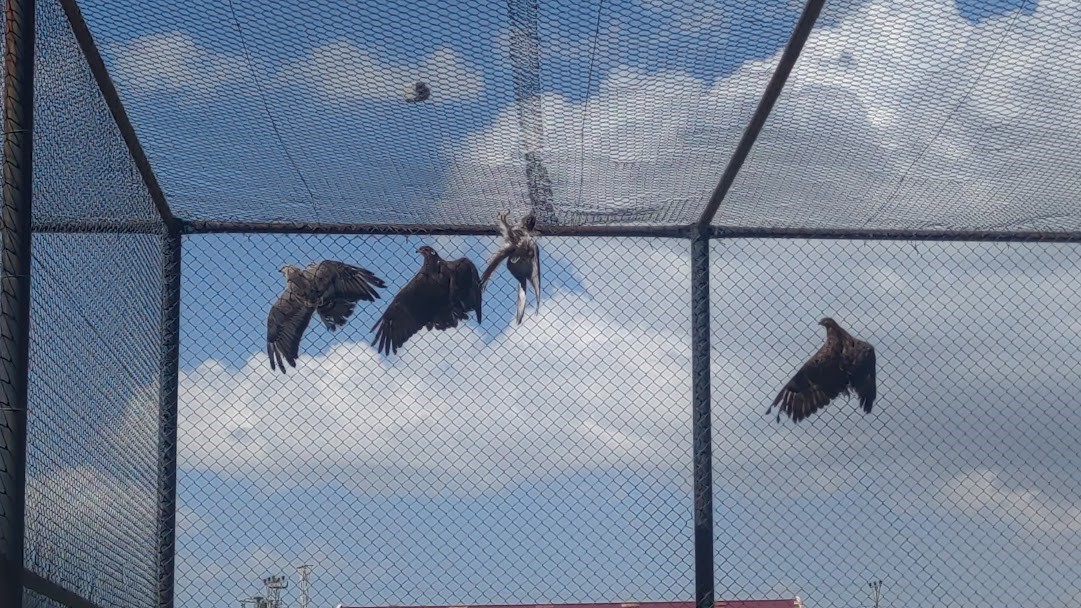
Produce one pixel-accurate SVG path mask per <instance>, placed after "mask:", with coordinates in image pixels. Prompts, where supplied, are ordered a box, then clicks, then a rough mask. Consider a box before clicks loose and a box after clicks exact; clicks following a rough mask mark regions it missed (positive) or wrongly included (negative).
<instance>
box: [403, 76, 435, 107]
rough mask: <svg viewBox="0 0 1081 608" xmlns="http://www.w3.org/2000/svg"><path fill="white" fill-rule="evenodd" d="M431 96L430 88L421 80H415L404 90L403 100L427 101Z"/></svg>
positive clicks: (410, 101) (409, 101)
mask: <svg viewBox="0 0 1081 608" xmlns="http://www.w3.org/2000/svg"><path fill="white" fill-rule="evenodd" d="M431 96H432V89H430V88H429V87H428V85H426V84H424V83H423V82H419V81H418V82H415V83H413V84H412V85H411V86H409V87H408V88H407V89H406V91H405V101H406V102H407V103H418V102H421V101H427V100H428V98H429V97H431Z"/></svg>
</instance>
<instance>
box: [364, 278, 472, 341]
mask: <svg viewBox="0 0 1081 608" xmlns="http://www.w3.org/2000/svg"><path fill="white" fill-rule="evenodd" d="M448 289H449V281H448V280H447V277H445V276H432V275H427V274H420V273H418V274H417V275H416V276H414V277H413V278H412V279H410V281H409V282H408V283H406V284H405V286H404V287H402V290H401V291H399V292H398V294H397V295H395V296H394V299H393V300H391V301H390V305H388V306H387V309H386V310H385V311H383V315H382V316H380V317H379V319H378V320H377V321H376V322H375V325H374V326H372V331H374V332H376V333H375V339H374V340H373V342H372V343H373V344H374V345H375V346H376V351H378V352H382V353H385V354H388V355H389V354H390V353H391V352H394V353H397V352H398V349H399V348H401V347H402V345H403V344H405V343H406V341H407V340H409V338H411V337H413V335H415V334H416V333H417V332H418V331H420V330H421V328H423V327H427V328H428V329H431V328H432V327H437V326H438V325H439V324H442V323H445V322H446V319H445V317H443V316H442V315H441V314H440V313H442V312H443V311H445V310H446V309H447V305H446V297H447V290H448ZM449 327H453V325H451V326H449ZM438 328H439V329H443V327H438Z"/></svg>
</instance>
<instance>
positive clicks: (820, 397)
mask: <svg viewBox="0 0 1081 608" xmlns="http://www.w3.org/2000/svg"><path fill="white" fill-rule="evenodd" d="M846 384H847V378H846V376H845V373H844V371H843V370H842V369H841V367H840V365H839V361H838V360H837V358H836V357H833V356H830V355H829V351H827V350H826V347H825V346H823V347H822V348H820V349H819V350H818V352H816V353H815V354H814V355H812V356H811V358H810V359H808V360H807V362H805V363H804V364H803V365H802V366H801V367H800V368H799V370H798V371H797V372H796V373H795V375H794V376H792V378H791V379H790V380H789V381H788V383H786V384H785V385H784V387H783V388H782V389H781V390H780V392H779V393H777V397H776V398H775V399H774V400H773V405H778V404H780V410H779V411H778V412H777V418H778V420H779V419H780V416H781V414H782V413H784V414H787V415H788V416H789V417H791V418H792V420H793V421H794V422H799V421H800V420H803V419H804V418H807V417H809V416H810V415H811V414H814V413H815V412H816V411H818V410H820V409H821V408H823V407H825V406H826V404H828V403H829V402H830V401H832V400H833V399H834V398H835V397H837V396H838V395H840V394H841V391H842V390H843V389H844V387H845V385H846Z"/></svg>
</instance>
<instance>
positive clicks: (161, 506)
mask: <svg viewBox="0 0 1081 608" xmlns="http://www.w3.org/2000/svg"><path fill="white" fill-rule="evenodd" d="M182 240H183V237H182V236H181V230H180V226H179V223H178V222H167V223H166V230H165V233H164V234H163V236H162V243H161V245H162V247H161V249H162V251H161V253H162V256H161V257H162V260H161V270H162V273H161V275H162V288H161V289H162V292H161V363H160V365H161V367H160V370H159V373H160V382H159V385H158V386H159V391H160V393H159V399H158V402H159V404H160V408H161V409H160V410H159V413H158V608H172V607H173V602H174V592H173V591H174V581H175V569H176V424H177V383H178V377H179V373H180V369H179V365H180V261H181V260H180V256H181V242H182Z"/></svg>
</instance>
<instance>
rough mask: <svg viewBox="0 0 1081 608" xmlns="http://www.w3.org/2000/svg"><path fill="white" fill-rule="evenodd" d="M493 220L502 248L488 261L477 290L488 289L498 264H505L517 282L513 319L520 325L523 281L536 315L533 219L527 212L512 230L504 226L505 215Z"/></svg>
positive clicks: (537, 256) (537, 273) (537, 269)
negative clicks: (530, 290)
mask: <svg viewBox="0 0 1081 608" xmlns="http://www.w3.org/2000/svg"><path fill="white" fill-rule="evenodd" d="M496 219H497V223H496V226H498V228H499V234H500V236H502V237H503V244H502V245H500V246H499V249H498V250H496V252H495V253H494V254H492V257H491V258H489V260H488V267H487V268H485V269H484V274H482V275H481V277H480V288H481V291H483V290H484V289H485V288H486V287H487V286H488V279H490V278H491V277H492V273H493V272H495V269H496V268H497V267H498V266H499V263H500V262H502V261H503V260H507V270H509V271H510V273H511V275H512V276H513V277H514V278H515V279H517V281H518V299H517V302H516V305H515V316H514V318H515V320H516V321H517V322H518V323H519V324H520V323H521V322H522V318H523V317H524V316H525V305H526V301H525V300H526V281H529V282H530V283H532V284H533V293H534V294H536V297H537V312H540V300H541V288H540V245H538V244H537V233H535V232H533V229H534V228H535V227H536V225H537V216H535V215H534V214H533V213H532V212H530V213H529V214H527V215H526V216H525V217H524V218H522V219H521V221H519V222H518V223H517V224H514V225H513V226H512V225H510V224H509V223H508V222H507V212H506V211H502V212H500V213H499V215H498V216H497V218H496Z"/></svg>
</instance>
